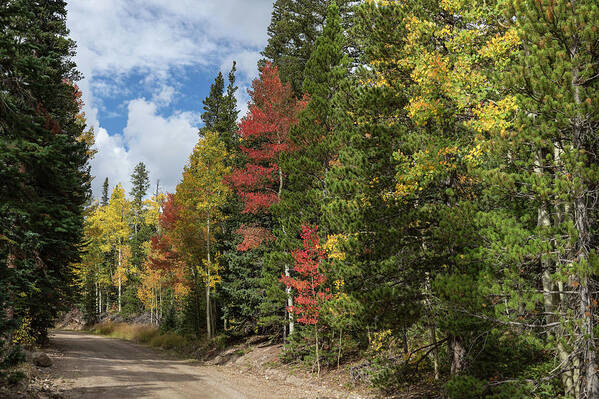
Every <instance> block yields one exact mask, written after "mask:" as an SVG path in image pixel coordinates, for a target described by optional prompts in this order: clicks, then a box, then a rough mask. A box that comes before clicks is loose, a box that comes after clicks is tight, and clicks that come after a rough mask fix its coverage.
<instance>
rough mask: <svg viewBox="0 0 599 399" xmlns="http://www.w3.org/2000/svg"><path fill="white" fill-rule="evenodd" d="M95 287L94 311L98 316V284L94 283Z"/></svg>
mask: <svg viewBox="0 0 599 399" xmlns="http://www.w3.org/2000/svg"><path fill="white" fill-rule="evenodd" d="M94 287H95V295H94V304H95V306H94V311H95V312H96V315H97V314H99V313H100V311H99V306H98V282H97V281H96V282H94Z"/></svg>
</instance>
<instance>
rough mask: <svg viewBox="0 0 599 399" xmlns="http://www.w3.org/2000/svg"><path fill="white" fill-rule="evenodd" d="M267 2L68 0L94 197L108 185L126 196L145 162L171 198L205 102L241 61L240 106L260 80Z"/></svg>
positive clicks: (268, 10)
mask: <svg viewBox="0 0 599 399" xmlns="http://www.w3.org/2000/svg"><path fill="white" fill-rule="evenodd" d="M272 2H273V0H251V1H248V0H218V1H217V0H72V1H70V2H69V4H68V8H67V9H68V20H67V24H68V26H69V29H70V31H71V37H72V38H73V39H74V40H75V41H76V42H77V55H76V57H75V61H76V62H77V65H78V68H79V70H80V71H81V72H82V74H83V75H84V79H83V80H82V81H80V82H79V87H80V88H81V90H82V92H83V99H84V101H85V113H86V116H87V119H88V124H89V125H91V126H93V127H94V129H95V133H96V149H97V150H98V153H97V155H96V156H95V158H94V159H93V160H92V162H91V164H92V174H93V175H94V176H96V178H95V179H94V182H93V189H94V195H95V196H96V197H97V196H98V195H99V193H100V186H101V184H102V182H103V181H104V178H105V177H108V178H109V180H110V183H111V186H114V185H115V184H116V183H117V182H121V183H123V185H124V186H125V188H126V189H127V190H128V189H129V188H130V182H129V175H130V174H131V171H132V170H133V168H134V166H135V165H136V164H137V163H138V162H139V161H143V162H144V163H146V165H147V166H148V169H149V170H150V178H151V180H152V184H153V185H154V184H155V182H156V180H157V179H160V184H161V186H162V187H163V189H165V190H167V191H174V189H175V186H176V185H177V182H178V180H179V178H180V175H181V171H182V169H183V166H184V165H185V162H186V161H187V157H188V155H189V153H190V152H191V150H192V148H193V146H194V145H195V143H196V142H197V139H198V135H197V131H198V128H199V127H200V126H201V120H200V114H201V112H202V100H203V99H204V98H205V97H206V95H207V94H208V91H209V88H210V84H211V83H212V81H213V80H214V77H215V76H216V74H217V73H218V72H219V71H222V72H224V73H226V72H228V71H229V69H230V68H231V64H232V62H233V60H236V61H237V63H238V75H237V78H238V84H239V86H240V89H239V91H238V101H239V108H240V109H241V111H242V113H241V115H243V113H245V111H246V110H247V100H248V97H247V93H246V90H247V88H248V87H249V85H250V82H251V80H252V79H253V78H255V77H256V75H257V69H256V62H257V61H258V59H259V58H260V55H259V53H260V50H261V49H262V48H263V47H264V46H265V44H266V40H267V36H266V29H267V26H268V23H269V21H270V14H271V12H272Z"/></svg>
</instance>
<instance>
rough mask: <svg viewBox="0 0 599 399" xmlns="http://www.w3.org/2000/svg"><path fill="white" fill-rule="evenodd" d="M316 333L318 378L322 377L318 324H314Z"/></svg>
mask: <svg viewBox="0 0 599 399" xmlns="http://www.w3.org/2000/svg"><path fill="white" fill-rule="evenodd" d="M314 335H315V337H316V370H317V375H318V378H320V352H319V348H318V324H314Z"/></svg>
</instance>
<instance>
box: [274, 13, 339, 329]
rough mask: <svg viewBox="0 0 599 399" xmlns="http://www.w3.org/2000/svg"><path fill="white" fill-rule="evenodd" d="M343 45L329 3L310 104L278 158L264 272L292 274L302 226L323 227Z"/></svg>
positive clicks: (313, 65) (311, 66)
mask: <svg viewBox="0 0 599 399" xmlns="http://www.w3.org/2000/svg"><path fill="white" fill-rule="evenodd" d="M343 40H344V37H343V31H342V26H341V19H340V15H339V8H338V7H337V5H336V3H335V2H332V3H331V5H330V6H329V10H328V17H327V21H326V24H325V27H324V31H323V33H322V35H321V36H320V37H319V38H318V39H317V41H316V49H315V50H314V52H313V53H312V56H311V57H310V60H309V61H308V63H307V65H306V72H305V75H306V79H305V80H304V91H305V92H306V94H307V96H308V101H309V102H308V104H307V105H306V107H305V108H304V109H303V110H302V111H301V112H300V113H299V115H298V122H297V123H296V124H295V125H293V126H292V127H291V129H290V131H289V139H290V141H291V143H292V151H289V152H288V153H284V154H282V155H281V157H280V159H281V162H280V165H281V170H282V171H283V173H284V175H285V176H286V183H285V185H284V187H283V190H282V191H281V200H280V202H279V203H278V204H276V205H275V206H273V215H274V217H275V219H276V224H275V226H276V228H275V230H274V233H275V236H276V240H275V241H274V243H273V244H272V248H271V250H270V251H269V253H268V256H267V257H266V263H267V266H268V267H269V268H271V269H273V270H288V269H291V265H293V263H294V261H293V257H292V252H293V251H295V250H297V249H298V248H300V247H301V245H302V242H301V237H300V235H301V232H302V226H304V225H315V226H322V223H321V222H322V213H323V207H324V205H325V202H326V201H327V197H328V195H327V192H326V188H325V179H326V176H327V174H328V170H329V167H330V163H331V161H332V160H333V159H334V158H335V156H336V152H335V146H334V142H333V130H334V128H335V117H334V112H333V107H332V101H331V100H332V98H333V96H334V94H335V92H336V91H337V90H338V89H339V82H340V80H341V79H342V78H343V77H344V76H345V75H346V74H347V68H345V66H346V65H347V62H346V61H347V60H346V57H344V55H343ZM344 64H345V65H344ZM320 230H322V231H323V233H321V234H323V235H326V234H327V233H328V229H326V228H325V227H321V228H320ZM290 317H293V315H291V316H290Z"/></svg>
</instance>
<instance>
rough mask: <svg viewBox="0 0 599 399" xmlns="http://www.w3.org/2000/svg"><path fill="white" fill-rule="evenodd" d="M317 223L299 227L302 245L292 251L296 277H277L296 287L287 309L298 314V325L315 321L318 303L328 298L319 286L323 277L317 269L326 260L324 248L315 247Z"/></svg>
mask: <svg viewBox="0 0 599 399" xmlns="http://www.w3.org/2000/svg"><path fill="white" fill-rule="evenodd" d="M317 232H318V226H309V225H303V226H302V235H301V237H302V240H303V241H304V248H303V249H300V250H296V251H293V258H294V259H295V267H294V270H295V271H296V272H297V274H298V275H299V277H298V278H293V277H289V276H285V275H283V276H281V281H282V282H283V283H284V284H285V285H286V286H287V287H291V288H294V289H295V290H297V292H298V295H297V296H296V297H295V305H294V306H291V307H289V308H288V311H289V312H291V313H294V314H296V315H297V316H298V319H297V321H298V322H300V323H302V324H316V323H318V315H319V313H320V308H321V306H322V303H323V302H324V301H326V300H329V299H331V294H330V293H329V290H328V289H324V290H323V289H322V287H321V286H322V285H323V284H324V283H325V281H326V276H325V275H323V274H321V273H320V271H319V268H320V265H321V263H322V262H323V261H324V260H325V259H326V253H325V251H324V250H323V249H322V248H321V247H320V246H319V240H318V236H317V234H316V233H317Z"/></svg>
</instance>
